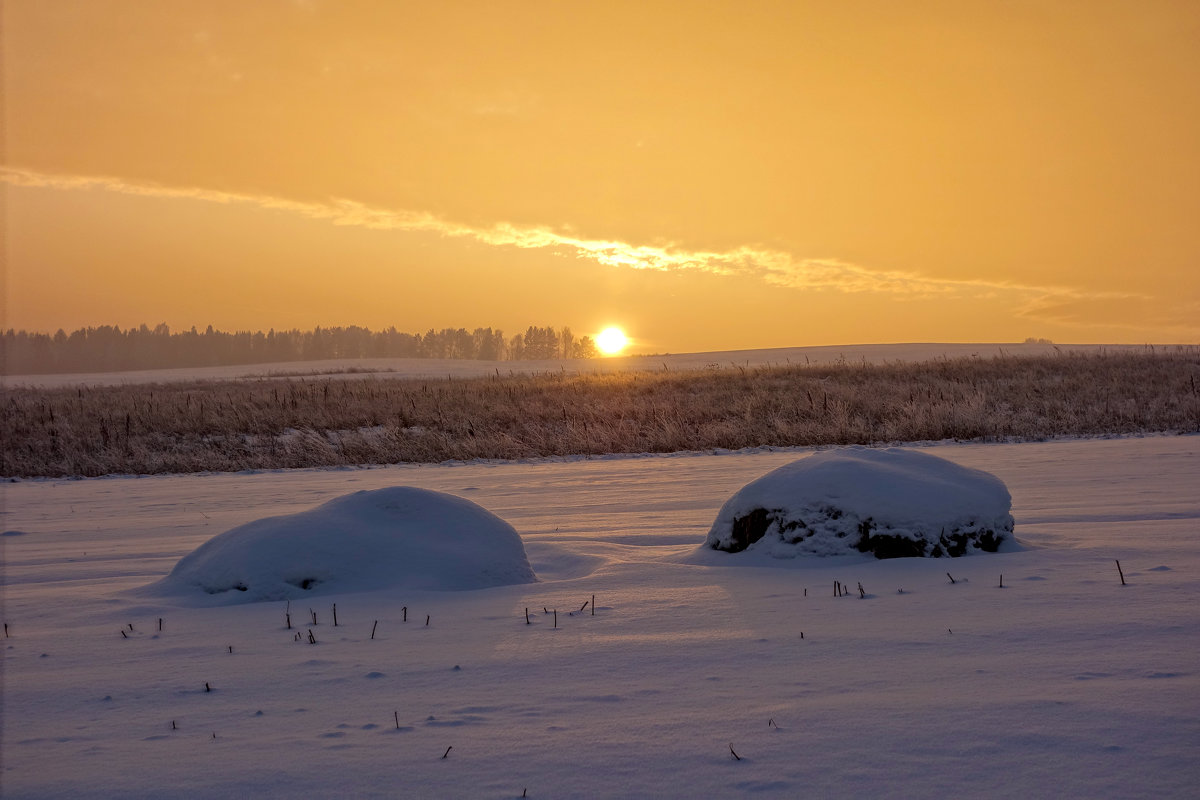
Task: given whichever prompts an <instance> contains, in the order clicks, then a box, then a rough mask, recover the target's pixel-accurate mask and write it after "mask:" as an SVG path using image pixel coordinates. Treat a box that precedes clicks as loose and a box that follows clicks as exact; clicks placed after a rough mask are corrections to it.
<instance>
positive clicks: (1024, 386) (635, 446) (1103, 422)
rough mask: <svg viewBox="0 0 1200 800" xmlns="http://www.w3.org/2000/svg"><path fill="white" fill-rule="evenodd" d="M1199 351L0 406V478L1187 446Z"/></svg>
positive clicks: (377, 384)
mask: <svg viewBox="0 0 1200 800" xmlns="http://www.w3.org/2000/svg"><path fill="white" fill-rule="evenodd" d="M1198 384H1200V351H1198V350H1197V349H1196V348H1190V347H1189V348H1175V349H1173V350H1171V351H1169V352H1161V351H1159V352H1154V351H1146V352H1141V353H1128V352H1122V353H1115V354H1114V353H1110V354H1102V355H1077V354H1070V355H1059V356H1049V357H1035V358H1012V357H1001V358H994V359H958V360H940V361H931V362H925V363H920V364H911V363H909V364H884V365H871V364H861V365H860V364H855V365H849V364H840V365H822V366H787V367H782V366H775V367H761V368H750V369H743V368H733V369H721V370H703V371H688V372H666V371H664V372H653V373H652V372H637V373H616V374H611V373H610V374H591V375H568V374H559V375H537V376H520V375H518V376H512V377H500V376H496V377H492V378H478V379H466V380H446V381H430V380H400V379H396V380H376V379H352V380H339V379H336V378H330V379H320V378H318V379H309V380H280V379H263V380H260V381H255V382H243V381H238V382H221V383H194V384H170V385H161V384H160V385H141V386H124V387H100V388H90V389H88V388H81V389H57V390H35V389H11V390H5V391H4V392H3V394H2V395H0V397H2V399H3V407H4V414H3V420H2V425H0V434H2V436H3V442H4V447H3V461H2V464H0V471H2V474H3V475H4V476H6V477H8V476H68V475H84V476H92V475H104V474H110V473H160V472H199V471H210V470H211V471H235V470H244V469H274V468H282V467H314V466H330V465H343V464H385V463H396V462H440V461H446V460H452V459H459V460H469V459H476V458H487V459H516V458H528V457H536V456H563V455H576V454H603V453H634V452H673V451H681V450H712V449H717V448H725V449H731V450H733V449H740V448H744V447H756V446H763V445H775V446H790V445H824V444H851V443H861V444H878V443H891V442H912V441H929V440H942V439H959V440H983V441H992V440H1007V439H1029V440H1036V439H1044V438H1047V437H1053V436H1094V435H1104V434H1129V433H1142V432H1165V431H1177V432H1196V431H1200V394H1198V391H1197V385H1198Z"/></svg>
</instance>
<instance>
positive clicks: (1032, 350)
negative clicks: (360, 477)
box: [0, 342, 1172, 389]
mask: <svg viewBox="0 0 1200 800" xmlns="http://www.w3.org/2000/svg"><path fill="white" fill-rule="evenodd" d="M1157 347H1158V349H1160V350H1162V349H1169V348H1170V347H1172V345H1157ZM1145 349H1146V346H1144V345H1125V344H1107V345H1106V344H1064V345H1053V344H1034V343H1020V344H1018V343H1001V344H965V343H955V342H932V343H929V342H924V343H915V344H853V345H825V346H817V347H777V348H769V349H761V350H725V351H720V352H712V353H667V354H660V355H645V356H614V357H606V358H591V359H566V360H563V359H549V360H544V361H474V360H470V359H459V358H340V359H322V360H317V361H277V362H273V363H269V364H234V365H228V366H222V367H178V368H172V369H150V370H130V371H127V372H85V373H63V374H53V375H8V376H0V383H3V385H5V386H8V387H15V386H27V387H40V388H45V389H56V388H61V387H64V386H80V385H83V386H123V385H127V384H141V383H175V382H180V381H217V380H238V379H245V380H258V379H260V378H270V377H292V376H298V377H307V378H311V377H312V376H317V377H335V378H339V379H348V378H481V377H490V376H492V375H497V374H499V375H510V374H514V373H515V374H539V373H548V372H552V373H555V374H559V373H561V372H564V371H565V372H568V373H587V374H590V373H600V372H625V371H629V370H661V369H664V368H666V369H672V370H682V369H731V368H734V367H752V366H768V365H785V364H833V363H850V364H859V363H864V362H866V363H874V364H880V363H895V362H908V361H931V360H933V359H939V358H941V359H946V358H993V357H996V356H1039V355H1049V354H1053V353H1068V352H1069V353H1102V352H1121V351H1127V350H1133V351H1143V350H1145Z"/></svg>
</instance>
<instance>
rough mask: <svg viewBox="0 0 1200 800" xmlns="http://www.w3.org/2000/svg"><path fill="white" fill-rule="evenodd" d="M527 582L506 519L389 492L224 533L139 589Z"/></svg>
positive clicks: (266, 593)
mask: <svg viewBox="0 0 1200 800" xmlns="http://www.w3.org/2000/svg"><path fill="white" fill-rule="evenodd" d="M536 580H537V577H536V576H535V575H534V572H533V568H532V567H530V565H529V559H528V558H527V557H526V555H525V547H524V545H523V544H522V543H521V537H520V536H519V535H518V534H517V532H516V531H515V530H514V529H513V527H512V526H511V525H509V524H508V523H507V522H505V521H504V520H502V519H500V518H499V517H497V516H496V515H495V514H492V513H491V512H489V511H487V510H486V509H484V508H482V507H481V506H479V505H477V504H475V503H472V502H470V501H469V500H464V499H462V498H460V497H455V496H453V495H448V494H443V493H441V492H433V491H429V490H426V489H415V488H412V487H407V486H397V487H391V488H387V489H376V490H374V491H361V492H354V493H353V494H348V495H344V496H342V497H338V498H335V499H333V500H330V501H329V502H327V503H325V504H324V505H320V506H317V507H316V508H314V509H312V510H310V511H304V512H301V513H299V514H289V515H287V516H280V517H266V518H264V519H259V520H255V521H254V522H250V523H247V524H245V525H241V526H239V527H237V528H233V529H232V530H228V531H226V532H225V533H222V534H220V535H218V536H215V537H213V538H212V539H210V540H209V541H207V542H205V543H204V544H202V545H200V547H198V548H196V549H195V550H193V551H192V552H191V553H189V554H188V555H186V556H184V557H183V558H182V559H180V560H179V563H178V564H176V565H175V568H174V569H173V570H171V572H170V574H168V575H167V577H165V578H163V579H162V580H161V581H159V582H157V583H155V584H152V585H151V586H149V587H147V591H148V592H150V593H152V594H160V595H191V596H192V597H194V598H195V599H196V600H198V601H200V602H203V603H205V604H207V603H238V602H254V601H259V600H281V599H291V598H298V597H303V596H306V595H308V594H313V593H321V594H324V593H331V592H355V591H369V590H375V589H386V588H389V587H405V588H410V589H459V590H461V589H483V588H487V587H491V586H504V585H508V584H519V583H532V582H534V581H536Z"/></svg>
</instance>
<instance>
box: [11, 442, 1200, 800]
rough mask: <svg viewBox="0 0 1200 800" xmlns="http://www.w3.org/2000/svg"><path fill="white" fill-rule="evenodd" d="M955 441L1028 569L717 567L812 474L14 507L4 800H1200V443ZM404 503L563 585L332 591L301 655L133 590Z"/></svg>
mask: <svg viewBox="0 0 1200 800" xmlns="http://www.w3.org/2000/svg"><path fill="white" fill-rule="evenodd" d="M931 452H934V453H936V454H937V455H940V456H942V457H944V458H947V459H950V460H952V461H954V462H957V463H959V464H962V465H964V466H968V467H972V468H977V469H984V470H987V471H989V472H992V473H994V474H995V475H996V476H998V477H999V478H1000V479H1001V480H1003V481H1004V483H1005V484H1006V485H1007V487H1008V489H1009V490H1010V492H1011V494H1012V500H1013V506H1012V513H1013V515H1014V516H1015V518H1016V529H1015V530H1016V535H1017V536H1018V538H1019V539H1020V540H1021V543H1022V545H1023V548H1022V549H1021V550H1020V551H1017V552H1010V553H998V554H986V555H978V556H972V557H970V558H964V559H954V560H947V559H892V560H888V561H876V560H875V559H873V558H871V557H869V556H855V557H843V558H836V559H828V558H826V559H818V560H815V561H814V560H806V559H794V560H789V561H787V562H776V565H775V566H771V567H763V566H741V565H742V564H744V563H746V562H745V561H744V560H741V559H739V556H741V555H745V554H729V553H722V552H718V551H713V550H710V549H706V548H703V547H702V543H703V541H704V537H705V532H706V531H707V530H708V528H709V526H710V524H711V523H712V521H713V519H714V517H715V516H716V514H717V511H718V509H719V507H720V506H721V504H722V502H723V501H724V500H725V499H726V498H728V497H729V496H730V495H732V494H733V493H734V492H735V491H736V490H737V489H739V488H740V487H742V486H743V485H745V484H746V483H748V482H749V481H751V480H753V479H755V478H757V477H759V476H761V475H763V474H765V473H767V472H769V471H771V470H773V469H775V468H777V467H779V466H782V465H783V464H785V463H787V462H789V461H791V460H792V459H794V458H797V457H800V456H803V455H806V453H805V452H803V451H792V452H765V453H757V454H736V455H676V456H661V457H653V458H641V459H608V460H591V461H572V462H566V463H511V464H468V465H458V466H449V465H424V466H418V465H406V466H393V467H383V468H376V469H354V470H344V469H342V470H305V471H287V472H267V473H257V474H209V475H182V476H156V477H142V478H102V479H92V480H42V481H20V482H17V483H5V484H3V485H2V491H3V499H4V504H5V509H4V510H5V516H4V518H3V519H4V521H3V528H4V530H5V531H6V533H5V535H3V536H0V544H2V546H3V548H4V553H3V557H4V574H3V578H4V601H5V602H4V611H3V621H4V622H5V623H6V624H8V626H9V638H7V639H4V640H3V642H2V647H3V655H4V662H3V675H4V705H3V717H2V719H3V731H2V732H0V752H2V753H3V770H2V772H0V780H2V781H3V785H2V786H0V793H2V794H3V796H4V797H6V798H59V797H80V798H99V797H104V798H108V797H127V798H166V797H206V798H209V797H213V798H219V797H238V798H241V797H299V796H303V797H333V796H354V797H438V798H518V797H521V796H522V795H523V793H525V792H526V790H527V795H526V796H527V797H529V798H608V797H612V798H629V797H638V798H649V797H679V798H695V797H772V798H774V797H778V798H795V797H906V798H908V797H1014V798H1029V797H1046V796H1059V797H1078V798H1103V797H1112V798H1130V797H1157V798H1189V797H1194V796H1195V787H1196V786H1197V784H1198V782H1200V772H1198V769H1200V768H1198V766H1197V763H1198V762H1197V759H1196V754H1197V752H1198V750H1200V655H1198V652H1200V651H1198V649H1197V647H1196V644H1197V642H1200V621H1198V619H1197V615H1196V601H1197V598H1198V597H1200V545H1198V543H1197V539H1196V534H1197V524H1198V523H1200V494H1198V493H1197V492H1196V485H1197V476H1200V437H1197V436H1176V437H1166V436H1156V437H1148V438H1125V439H1092V440H1084V441H1055V442H1045V443H1025V444H969V445H941V446H937V447H934V448H931ZM402 484H404V485H413V486H418V487H422V488H426V489H433V490H437V491H442V492H449V493H452V494H456V495H459V496H461V497H463V498H466V499H470V500H472V501H473V502H475V503H478V504H479V505H481V506H483V507H484V508H486V509H487V510H489V511H490V512H492V513H494V514H497V515H498V516H500V517H501V518H503V519H504V520H506V521H508V522H509V523H511V524H512V525H513V526H514V527H515V528H516V530H517V531H518V532H519V533H520V534H521V536H522V538H523V540H524V546H525V550H526V552H527V553H528V556H529V560H530V562H531V564H532V565H533V567H534V569H535V570H536V571H537V573H538V576H539V578H540V582H539V583H536V584H526V585H519V586H502V587H495V588H490V589H483V590H478V591H449V592H447V591H443V592H437V591H418V590H406V589H402V588H391V589H384V590H376V591H369V592H351V591H342V592H338V593H334V594H321V593H318V592H313V593H312V594H311V595H304V594H303V593H299V594H297V599H295V600H293V601H292V606H291V611H292V615H293V617H292V624H293V628H292V629H291V630H289V629H288V628H287V627H286V623H285V616H284V613H285V604H284V603H282V602H269V603H251V604H243V605H236V606H223V607H197V605H196V604H195V603H190V602H182V601H179V602H176V601H174V600H170V599H164V598H147V597H145V596H144V595H140V594H138V593H137V592H135V591H134V590H136V589H137V588H138V587H142V586H145V585H147V584H150V583H152V582H154V581H157V580H159V579H161V578H162V577H163V576H165V575H166V574H167V573H168V572H169V571H170V570H171V568H172V566H173V565H174V564H175V563H176V561H177V560H178V559H180V558H181V557H183V556H184V555H185V554H187V553H188V552H190V551H192V550H193V549H195V548H196V547H197V546H199V545H200V544H202V543H203V542H204V541H206V540H208V539H210V538H211V537H213V536H215V535H216V534H218V533H220V532H222V531H225V530H227V529H230V528H233V527H235V526H237V525H241V524H244V523H247V522H250V521H252V520H255V519H259V518H262V517H267V516H274V515H280V514H290V513H296V512H300V511H304V510H307V509H310V508H313V507H315V506H318V505H320V504H322V503H324V502H326V501H328V500H330V499H333V498H335V497H339V496H343V495H345V494H347V493H349V492H353V491H356V490H359V489H376V488H382V487H387V486H395V485H402ZM1118 559H1119V560H1120V563H1121V567H1122V569H1123V570H1124V575H1125V580H1126V582H1127V585H1125V586H1122V585H1121V581H1120V578H1119V575H1118V572H1117V567H1116V564H1115V563H1114V562H1115V561H1116V560H1118ZM947 570H949V571H950V572H951V574H952V576H953V578H954V581H955V582H954V583H951V582H950V579H949V578H948V577H947V575H946V572H947ZM1001 575H1002V576H1003V584H1004V588H999V584H1000V579H1001ZM835 581H838V582H840V583H841V584H842V585H844V586H848V587H850V589H851V592H850V594H849V596H842V597H834V596H833V586H834V582H835ZM859 583H861V584H862V586H863V588H864V593H865V594H866V597H865V598H863V597H860V594H859V592H858V591H857V586H858V584H859ZM593 595H594V596H595V601H596V602H595V608H596V613H595V615H594V616H593V615H592V613H591V611H592V605H591V598H592V596H593ZM585 602H587V603H588V606H587V608H586V609H584V613H582V614H580V613H575V612H578V611H579V609H580V608H581V606H582V604H583V603H585ZM335 603H336V605H337V612H338V617H339V624H338V626H337V627H334V626H333V625H332V613H331V612H332V606H333V605H334V604H335ZM309 608H311V609H312V610H313V611H314V612H315V613H316V614H317V617H318V622H317V624H316V625H311V624H309V621H306V618H307V617H308V612H309ZM526 608H528V609H529V611H530V615H531V616H530V624H526V621H525V609H526ZM543 608H545V609H547V610H550V611H554V610H557V612H558V615H557V622H558V625H557V628H556V627H554V621H553V619H554V618H553V615H552V614H546V613H543V610H542V609H543ZM406 615H407V622H405V621H404V619H405V616H406ZM427 615H428V617H429V618H430V623H429V625H428V626H426V624H425V620H426V617H427ZM160 618H161V619H162V620H163V627H162V630H161V631H160V630H159V629H158V620H159V619H160ZM376 620H378V625H377V626H376V625H375V621H376ZM130 626H132V627H130ZM309 631H311V632H312V634H313V639H315V643H310V641H309V638H308V636H307V634H308V632H309ZM373 631H374V634H375V636H374V638H372V632H373ZM297 633H302V635H301V638H300V640H299V641H298V640H297V639H296V636H295V634H297ZM230 648H232V652H230ZM206 685H207V686H208V687H209V688H211V691H206ZM731 746H732V748H733V751H734V752H736V753H737V755H738V756H739V757H740V760H735V759H734V757H733V755H732V754H731V750H730V747H731ZM448 748H452V749H450V750H449V751H448V753H447V749H448ZM444 754H446V757H445V758H443V755H444Z"/></svg>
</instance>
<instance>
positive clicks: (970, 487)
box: [705, 447, 1015, 558]
mask: <svg viewBox="0 0 1200 800" xmlns="http://www.w3.org/2000/svg"><path fill="white" fill-rule="evenodd" d="M1011 508H1012V498H1011V497H1010V495H1009V493H1008V489H1007V488H1006V487H1005V485H1004V483H1003V481H1001V480H1000V479H999V478H997V477H996V476H995V475H992V474H990V473H987V472H983V471H981V470H976V469H969V468H967V467H962V466H959V465H958V464H955V463H953V462H950V461H947V460H946V459H944V458H938V457H937V456H932V455H929V454H927V453H922V452H918V451H915V450H903V449H900V448H888V449H886V450H874V449H870V448H866V447H848V448H844V449H840V450H828V451H825V452H822V453H816V454H814V455H811V456H809V457H808V458H804V459H801V460H799V461H795V462H793V463H791V464H787V465H785V466H782V467H780V468H779V469H777V470H775V471H774V472H770V473H768V474H766V475H764V476H763V477H761V478H759V479H758V480H756V481H752V482H751V483H748V484H747V485H746V486H744V487H743V488H742V489H741V490H740V491H738V492H737V493H736V494H734V495H733V497H731V498H729V500H728V501H727V502H726V503H725V505H724V506H722V507H721V510H720V512H719V513H718V514H717V519H716V521H715V522H714V523H713V526H712V529H711V530H710V531H709V532H708V538H707V539H706V540H705V545H706V546H707V547H710V548H712V549H714V550H726V551H728V552H731V553H737V552H741V551H743V550H749V551H753V552H758V553H763V554H765V555H769V556H774V557H776V558H792V557H795V556H803V555H814V556H831V555H846V554H850V553H855V552H860V553H872V554H874V555H875V557H876V558H898V557H903V556H926V557H939V556H961V555H966V554H968V553H974V552H979V551H986V552H996V551H997V550H999V549H1000V548H1001V546H1003V545H1006V544H1007V546H1015V543H1014V540H1013V535H1012V530H1013V518H1012V514H1011V513H1010V510H1011Z"/></svg>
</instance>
